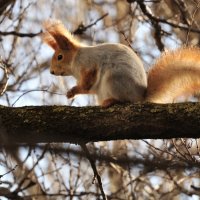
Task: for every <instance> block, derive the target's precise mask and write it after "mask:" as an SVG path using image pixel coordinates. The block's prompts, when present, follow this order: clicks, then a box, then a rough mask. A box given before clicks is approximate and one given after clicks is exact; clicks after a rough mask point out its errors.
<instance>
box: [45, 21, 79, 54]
mask: <svg viewBox="0 0 200 200" xmlns="http://www.w3.org/2000/svg"><path fill="white" fill-rule="evenodd" d="M43 27H44V29H45V30H46V31H47V32H48V34H49V35H50V36H51V37H52V38H53V39H54V40H55V41H56V42H57V46H58V47H59V48H61V49H69V50H70V49H74V48H76V47H78V46H79V43H78V42H77V41H76V40H75V39H74V38H73V36H72V34H71V33H70V32H69V31H68V30H67V29H66V28H65V26H64V25H63V23H62V22H61V21H59V20H48V21H45V22H44V23H43ZM44 41H45V40H44ZM47 41H48V39H47ZM47 43H48V42H47ZM50 46H51V45H50Z"/></svg>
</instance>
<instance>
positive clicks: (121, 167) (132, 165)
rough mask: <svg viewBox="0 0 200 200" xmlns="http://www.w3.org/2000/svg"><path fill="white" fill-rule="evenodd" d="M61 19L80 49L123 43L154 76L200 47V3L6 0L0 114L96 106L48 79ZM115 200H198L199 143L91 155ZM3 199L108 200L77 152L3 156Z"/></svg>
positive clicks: (109, 147)
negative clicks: (52, 31) (50, 35)
mask: <svg viewBox="0 0 200 200" xmlns="http://www.w3.org/2000/svg"><path fill="white" fill-rule="evenodd" d="M50 18H52V19H59V20H61V21H62V22H63V23H64V24H65V25H66V27H68V29H69V30H70V31H71V32H72V33H74V34H75V35H76V36H77V37H78V38H79V39H80V40H81V41H82V42H84V43H87V44H89V45H95V44H99V43H103V42H119V43H123V44H125V45H127V46H130V47H131V48H132V49H133V50H134V51H136V52H137V54H138V55H139V56H140V57H141V59H142V60H143V62H144V66H145V69H146V71H147V72H148V69H149V68H150V67H151V65H152V64H153V62H155V60H156V58H158V57H159V55H160V53H161V52H162V51H163V50H167V49H174V48H177V47H179V46H182V45H193V46H199V44H200V23H199V22H200V1H199V0H186V1H184V0H63V1H61V0H60V1H59V0H57V1H54V0H48V1H47V0H38V1H36V0H29V1H28V0H0V80H1V82H0V94H1V98H0V104H1V105H5V106H9V107H18V106H28V105H71V106H87V105H95V97H93V96H87V95H80V96H78V97H76V98H75V99H74V100H68V99H67V98H66V92H67V90H68V89H69V88H71V87H72V86H73V85H74V84H75V79H74V78H73V77H65V78H63V77H62V78H61V77H55V76H53V75H50V73H49V65H50V59H51V56H52V54H53V51H52V49H50V48H49V47H48V46H47V45H46V44H43V43H42V41H41V32H42V23H43V21H45V20H47V19H50ZM55 134H56V133H55ZM88 147H89V150H90V152H91V155H92V157H93V159H94V160H95V161H96V166H97V170H98V172H99V174H100V176H101V179H102V185H103V189H104V192H105V194H106V195H107V198H108V199H116V200H122V199H124V200H132V199H133V200H134V199H136V200H151V199H152V200H154V199H156V200H157V199H161V200H168V199H171V200H190V199H192V200H193V199H194V200H198V199H200V197H199V196H200V142H199V140H194V139H187V140H186V139H176V140H175V139H172V140H139V141H117V142H98V143H94V144H89V145H88ZM0 199H2V200H3V199H27V200H29V199H30V200H32V199H39V200H40V199H70V200H72V199H73V200H76V199H91V200H92V199H102V194H101V192H100V189H99V186H98V183H97V181H96V180H95V179H94V175H93V171H92V169H91V167H90V163H89V162H88V160H87V159H86V158H85V156H84V154H83V153H82V151H81V148H80V147H79V146H78V145H70V144H38V145H35V146H21V147H12V148H9V149H7V148H6V149H5V148H3V147H1V148H0Z"/></svg>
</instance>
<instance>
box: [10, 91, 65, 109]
mask: <svg viewBox="0 0 200 200" xmlns="http://www.w3.org/2000/svg"><path fill="white" fill-rule="evenodd" d="M30 92H48V93H50V94H57V95H63V96H64V95H65V94H61V93H57V92H51V91H49V90H48V88H47V89H33V90H28V91H26V92H24V93H23V94H21V95H20V96H19V97H17V99H16V100H15V101H14V102H13V103H12V107H13V106H14V105H15V104H16V103H17V102H18V101H19V99H20V98H21V97H23V96H24V95H26V94H28V93H30Z"/></svg>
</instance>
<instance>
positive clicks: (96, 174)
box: [80, 143, 107, 200]
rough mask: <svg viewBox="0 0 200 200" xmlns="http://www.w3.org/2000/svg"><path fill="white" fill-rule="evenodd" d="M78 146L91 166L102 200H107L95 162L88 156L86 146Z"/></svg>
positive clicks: (82, 144) (83, 144)
mask: <svg viewBox="0 0 200 200" xmlns="http://www.w3.org/2000/svg"><path fill="white" fill-rule="evenodd" d="M80 146H81V148H82V150H83V151H84V153H85V155H86V157H87V159H88V160H89V162H90V165H91V167H92V170H93V172H94V180H95V178H97V181H98V184H99V188H100V191H101V194H102V197H103V200H107V197H106V195H105V192H104V190H103V185H102V182H101V177H100V175H99V173H98V171H97V168H96V165H95V160H94V159H93V158H92V156H91V155H90V152H89V150H88V148H87V146H86V144H85V143H81V144H80Z"/></svg>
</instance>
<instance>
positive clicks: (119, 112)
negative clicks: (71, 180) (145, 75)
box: [0, 103, 200, 145]
mask: <svg viewBox="0 0 200 200" xmlns="http://www.w3.org/2000/svg"><path fill="white" fill-rule="evenodd" d="M179 137H184V138H199V137H200V103H181V104H165V105H158V104H124V105H115V106H112V107H110V108H108V109H103V108H100V107H69V106H38V107H34V106H32V107H21V108H12V107H4V106H0V144H2V145H8V144H13V143H15V144H16V143H27V144H34V143H42V142H44V143H48V142H70V143H75V144H77V143H81V142H84V143H87V142H96V141H109V140H119V139H144V138H145V139H159V138H161V139H167V138H179Z"/></svg>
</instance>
